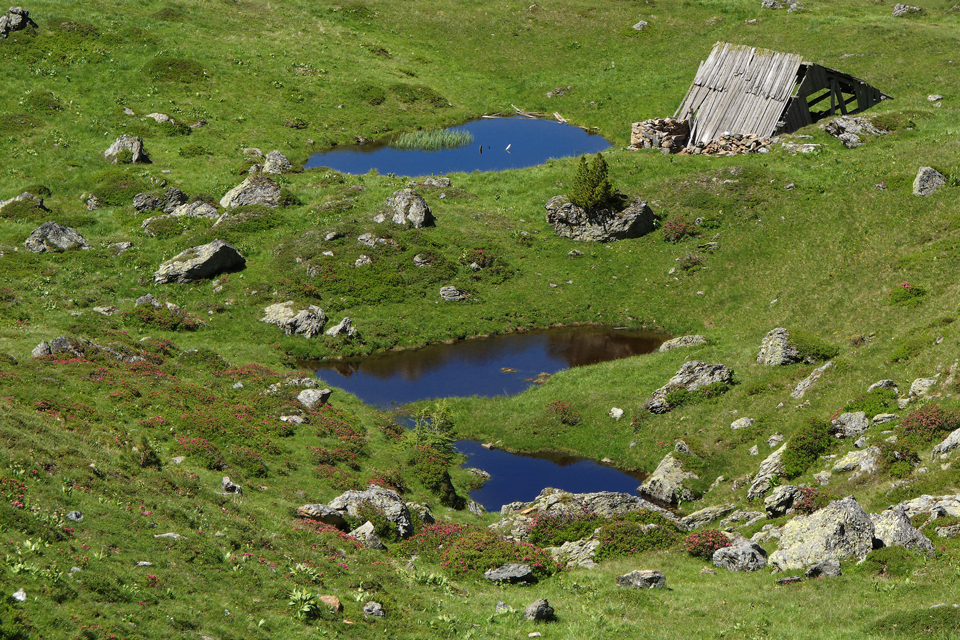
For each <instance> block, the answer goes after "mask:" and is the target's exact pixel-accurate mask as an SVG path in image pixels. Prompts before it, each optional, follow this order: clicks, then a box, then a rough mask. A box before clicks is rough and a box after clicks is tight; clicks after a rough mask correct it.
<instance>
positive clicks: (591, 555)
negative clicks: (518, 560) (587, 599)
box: [547, 525, 656, 569]
mask: <svg viewBox="0 0 960 640" xmlns="http://www.w3.org/2000/svg"><path fill="white" fill-rule="evenodd" d="M652 526H654V527H656V525H652ZM600 542H601V541H600V539H599V538H597V537H596V536H595V535H593V536H590V537H589V538H582V539H580V540H573V541H571V542H564V543H563V544H562V545H560V546H559V547H548V548H547V551H549V552H550V557H552V558H553V559H554V561H556V562H559V563H560V564H562V565H564V566H567V567H570V568H575V567H579V568H581V569H593V568H594V567H596V566H597V563H596V557H597V548H598V547H599V546H600Z"/></svg>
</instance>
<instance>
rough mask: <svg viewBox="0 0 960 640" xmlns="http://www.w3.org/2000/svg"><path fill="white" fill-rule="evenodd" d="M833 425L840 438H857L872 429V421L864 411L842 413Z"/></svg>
mask: <svg viewBox="0 0 960 640" xmlns="http://www.w3.org/2000/svg"><path fill="white" fill-rule="evenodd" d="M831 424H832V425H833V432H834V434H835V435H836V436H837V437H838V438H855V437H857V436H859V435H860V434H861V433H863V432H864V431H866V430H867V429H869V428H870V421H869V420H867V414H866V413H864V412H863V411H854V412H850V413H841V414H840V415H839V416H838V417H837V419H836V420H833V421H832V422H831Z"/></svg>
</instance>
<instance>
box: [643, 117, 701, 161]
mask: <svg viewBox="0 0 960 640" xmlns="http://www.w3.org/2000/svg"><path fill="white" fill-rule="evenodd" d="M689 138H690V123H689V122H687V121H686V120H678V119H676V118H653V119H652V120H644V121H643V122H634V123H633V127H632V129H631V131H630V149H631V150H632V151H637V150H638V149H664V150H665V151H664V153H679V152H680V150H681V149H683V147H684V146H685V145H686V144H687V140H688V139H689Z"/></svg>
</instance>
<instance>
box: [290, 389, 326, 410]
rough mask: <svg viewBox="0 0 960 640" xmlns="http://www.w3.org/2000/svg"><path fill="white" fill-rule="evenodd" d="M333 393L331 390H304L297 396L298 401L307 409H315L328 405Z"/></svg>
mask: <svg viewBox="0 0 960 640" xmlns="http://www.w3.org/2000/svg"><path fill="white" fill-rule="evenodd" d="M331 393H333V392H332V391H330V389H304V390H303V391H301V392H300V393H299V394H297V401H298V402H299V403H300V404H302V405H303V406H305V407H306V408H307V409H313V408H314V407H316V406H320V405H324V404H326V403H327V400H329V399H330V394H331Z"/></svg>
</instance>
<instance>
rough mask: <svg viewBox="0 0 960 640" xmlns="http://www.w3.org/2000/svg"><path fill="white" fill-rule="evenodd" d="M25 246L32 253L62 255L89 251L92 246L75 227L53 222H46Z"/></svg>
mask: <svg viewBox="0 0 960 640" xmlns="http://www.w3.org/2000/svg"><path fill="white" fill-rule="evenodd" d="M23 246H24V247H26V249H27V251H29V252H31V253H44V252H53V253H61V252H63V251H70V250H73V249H83V250H86V249H89V248H90V245H89V244H87V241H86V240H84V238H83V236H82V235H80V233H79V232H78V231H77V230H76V229H74V228H73V227H67V226H64V225H62V224H58V223H56V222H53V221H49V222H44V223H43V224H42V225H40V226H39V227H37V228H36V229H35V230H34V231H33V233H31V234H30V236H29V237H28V238H27V239H26V240H25V241H24V243H23Z"/></svg>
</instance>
